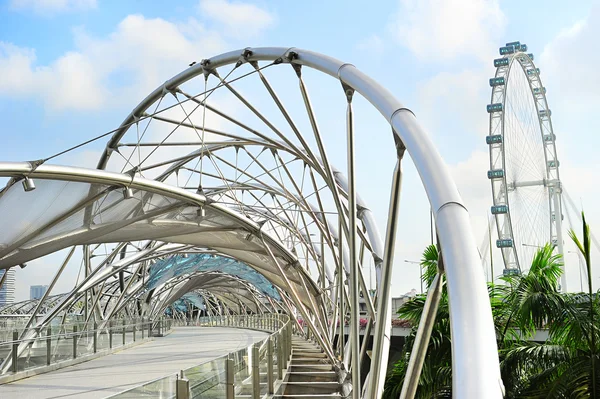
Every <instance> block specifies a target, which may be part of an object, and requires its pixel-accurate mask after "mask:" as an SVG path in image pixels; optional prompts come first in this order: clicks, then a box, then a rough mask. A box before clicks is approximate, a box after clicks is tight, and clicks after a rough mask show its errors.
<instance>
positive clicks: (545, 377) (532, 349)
mask: <svg viewBox="0 0 600 399" xmlns="http://www.w3.org/2000/svg"><path fill="white" fill-rule="evenodd" d="M569 234H570V236H571V238H572V239H573V242H575V244H576V245H577V247H578V248H579V249H580V251H581V252H582V255H583V257H584V258H585V260H586V265H587V268H588V292H586V293H563V292H561V291H560V289H559V287H560V285H559V282H560V276H561V272H562V269H561V268H562V258H561V256H560V255H558V254H556V253H554V247H553V246H552V245H550V244H548V245H545V246H544V247H542V248H540V249H539V250H538V251H537V252H536V254H535V256H534V258H533V260H532V263H531V266H530V268H529V270H528V271H527V272H526V273H523V274H518V275H510V276H504V277H502V278H501V281H502V283H501V284H499V285H496V286H492V285H490V286H489V289H488V292H489V299H490V304H491V307H492V313H493V316H494V323H495V327H496V335H497V339H498V349H499V353H498V355H499V358H500V368H501V374H502V380H503V382H504V386H505V389H506V395H505V397H506V398H532V399H541V398H557V399H558V398H593V399H600V372H599V370H600V356H599V354H600V348H599V347H598V342H600V325H599V324H600V323H598V322H597V320H600V317H599V316H600V315H599V314H598V313H599V312H598V309H599V306H598V305H599V304H598V300H599V299H598V298H599V297H600V296H599V295H597V293H594V292H592V286H591V282H592V279H591V258H590V249H591V247H590V230H589V226H588V225H587V224H586V222H585V215H584V217H583V236H582V239H581V240H579V238H578V237H577V235H576V234H575V232H574V231H570V232H569ZM438 256H439V254H438V251H437V248H436V247H435V246H428V247H427V248H426V249H425V251H424V252H423V258H422V261H421V266H422V267H423V282H424V283H425V284H426V285H427V286H428V287H429V285H430V284H431V282H432V281H433V278H434V277H435V274H436V273H437V262H438ZM425 298H426V296H425V295H417V296H416V297H415V298H413V299H412V300H410V301H408V302H407V303H405V304H404V305H403V306H402V307H401V308H400V309H399V310H398V318H400V319H404V320H407V321H408V322H410V324H411V325H412V326H413V331H412V333H411V335H410V336H409V337H407V340H406V344H405V346H404V349H403V353H402V357H401V359H400V360H399V361H398V362H397V363H396V364H395V365H394V367H393V368H392V370H390V371H389V372H388V375H387V379H386V386H385V392H384V398H394V399H396V398H398V396H399V394H400V391H401V390H402V383H403V382H404V377H405V374H406V369H407V366H408V360H409V358H410V351H411V349H412V344H413V342H414V338H415V333H416V326H417V325H418V323H419V320H420V318H421V314H422V313H423V307H424V305H425ZM449 320H450V319H449V308H448V297H447V293H446V287H445V285H444V287H443V292H442V299H441V301H440V305H439V307H438V310H437V314H436V321H435V324H434V327H433V332H432V336H431V340H430V342H429V345H428V349H427V355H426V358H425V362H424V364H423V371H422V373H421V376H420V379H419V386H418V389H417V394H416V398H450V397H452V389H451V387H452V368H451V366H452V353H451V336H450V322H449ZM540 332H547V334H548V338H547V339H545V340H543V339H541V338H540V337H539V336H538V335H536V334H538V333H540Z"/></svg>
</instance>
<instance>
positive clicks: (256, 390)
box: [252, 344, 260, 399]
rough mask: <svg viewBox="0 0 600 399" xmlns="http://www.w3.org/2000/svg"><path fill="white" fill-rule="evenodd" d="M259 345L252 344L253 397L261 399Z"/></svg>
mask: <svg viewBox="0 0 600 399" xmlns="http://www.w3.org/2000/svg"><path fill="white" fill-rule="evenodd" d="M258 365H259V356H258V346H257V345H256V344H254V345H252V399H260V373H259V370H260V369H259V366H258Z"/></svg>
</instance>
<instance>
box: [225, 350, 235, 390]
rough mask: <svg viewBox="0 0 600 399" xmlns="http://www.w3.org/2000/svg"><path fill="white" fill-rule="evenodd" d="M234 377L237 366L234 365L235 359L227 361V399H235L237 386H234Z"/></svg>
mask: <svg viewBox="0 0 600 399" xmlns="http://www.w3.org/2000/svg"><path fill="white" fill-rule="evenodd" d="M234 375H235V364H234V363H233V359H227V360H226V361H225V378H226V380H225V385H226V391H225V398H226V399H235V385H234V381H235V380H234Z"/></svg>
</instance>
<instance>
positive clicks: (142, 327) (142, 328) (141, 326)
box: [140, 317, 144, 339]
mask: <svg viewBox="0 0 600 399" xmlns="http://www.w3.org/2000/svg"><path fill="white" fill-rule="evenodd" d="M140 330H141V331H142V339H144V318H143V317H142V324H141V325H140Z"/></svg>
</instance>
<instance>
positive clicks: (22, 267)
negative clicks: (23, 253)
mask: <svg viewBox="0 0 600 399" xmlns="http://www.w3.org/2000/svg"><path fill="white" fill-rule="evenodd" d="M19 267H20V268H21V269H25V268H26V267H27V263H25V262H23V263H21V264H20V265H19Z"/></svg>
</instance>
